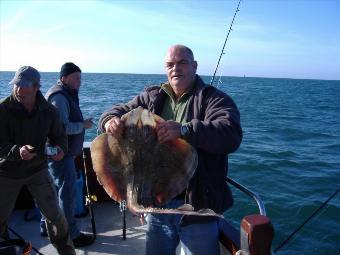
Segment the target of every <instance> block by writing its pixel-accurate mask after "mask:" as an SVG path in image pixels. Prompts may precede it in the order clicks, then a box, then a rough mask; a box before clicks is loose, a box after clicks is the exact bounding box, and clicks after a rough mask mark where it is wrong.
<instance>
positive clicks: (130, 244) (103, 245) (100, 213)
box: [9, 201, 146, 255]
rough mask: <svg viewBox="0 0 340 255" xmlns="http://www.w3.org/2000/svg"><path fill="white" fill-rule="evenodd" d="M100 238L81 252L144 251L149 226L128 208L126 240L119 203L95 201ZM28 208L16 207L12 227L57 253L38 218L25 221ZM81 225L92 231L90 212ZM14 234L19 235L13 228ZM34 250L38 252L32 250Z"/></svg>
mask: <svg viewBox="0 0 340 255" xmlns="http://www.w3.org/2000/svg"><path fill="white" fill-rule="evenodd" d="M93 208H94V215H95V222H96V230H97V239H96V240H95V242H94V244H92V245H90V246H87V247H82V248H79V249H77V250H76V251H77V255H81V254H89V255H90V254H93V255H94V254H101V255H105V254H121V255H125V254H134V255H138V254H144V247H145V230H146V226H145V225H143V226H142V225H141V223H140V221H139V218H138V217H136V216H133V215H132V214H131V213H130V212H129V211H127V212H126V227H127V229H126V240H123V238H122V225H123V220H122V214H121V212H120V210H119V206H118V205H116V204H114V203H113V202H111V201H106V202H100V203H95V204H94V205H93ZM24 213H25V210H15V211H14V212H13V214H12V216H11V219H10V221H9V227H10V228H11V229H13V230H14V231H16V232H17V233H18V234H20V235H21V236H22V237H23V238H24V239H26V240H28V241H30V242H31V243H32V245H33V246H34V247H35V248H36V249H38V250H39V251H40V252H41V253H43V254H44V255H54V254H57V252H56V250H55V248H54V247H53V246H52V245H51V244H50V242H49V240H48V239H47V238H46V237H41V236H40V228H39V222H38V220H32V221H25V220H24ZM78 226H79V228H80V229H81V231H84V232H87V233H90V234H92V228H91V218H90V216H89V215H88V216H86V217H83V218H78ZM10 236H11V238H16V237H15V235H14V234H13V233H11V232H10ZM31 254H35V252H34V251H32V253H31Z"/></svg>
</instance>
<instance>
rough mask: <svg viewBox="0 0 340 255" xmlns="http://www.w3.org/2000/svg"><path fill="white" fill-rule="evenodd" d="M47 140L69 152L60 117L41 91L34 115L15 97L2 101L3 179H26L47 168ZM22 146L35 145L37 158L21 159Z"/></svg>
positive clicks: (0, 150)
mask: <svg viewBox="0 0 340 255" xmlns="http://www.w3.org/2000/svg"><path fill="white" fill-rule="evenodd" d="M47 141H48V142H49V143H50V144H51V145H52V146H55V145H59V146H60V147H61V148H62V149H63V150H64V152H65V153H66V152H67V136H66V133H65V129H64V127H63V125H62V122H61V121H60V118H59V114H58V112H57V110H56V109H55V108H54V106H53V105H51V104H49V103H48V102H47V101H46V100H45V98H44V97H43V95H42V94H41V92H40V91H38V93H37V100H36V105H35V107H34V109H33V111H32V112H31V113H29V112H27V111H26V109H25V108H24V107H23V105H22V104H21V103H19V102H18V101H17V100H16V99H15V97H14V96H13V94H12V95H10V96H9V97H7V98H5V99H4V100H2V101H1V102H0V176H2V177H8V178H12V179H20V178H27V177H29V176H31V175H32V174H35V173H37V172H38V171H41V170H42V169H44V168H47V157H46V156H45V153H44V152H45V144H46V142H47ZM23 145H31V146H33V147H34V148H35V149H36V152H37V154H38V156H36V157H34V158H33V159H31V160H22V159H21V158H20V154H19V149H20V147H21V146H23Z"/></svg>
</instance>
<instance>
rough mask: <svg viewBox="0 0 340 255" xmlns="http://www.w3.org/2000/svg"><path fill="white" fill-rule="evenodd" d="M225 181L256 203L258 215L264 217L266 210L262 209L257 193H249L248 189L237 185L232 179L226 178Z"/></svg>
mask: <svg viewBox="0 0 340 255" xmlns="http://www.w3.org/2000/svg"><path fill="white" fill-rule="evenodd" d="M225 180H226V182H227V183H230V184H231V185H233V186H234V187H235V188H237V189H239V190H240V191H242V192H243V193H245V194H246V195H248V196H250V197H251V198H253V199H254V200H255V201H256V203H257V207H258V208H259V211H260V214H261V215H263V216H266V208H265V207H264V203H263V201H262V199H261V198H260V196H259V195H258V194H257V193H255V192H253V191H251V190H250V189H248V188H246V187H245V186H243V185H242V184H240V183H238V182H237V181H235V180H233V179H232V178H230V177H228V176H226V178H225Z"/></svg>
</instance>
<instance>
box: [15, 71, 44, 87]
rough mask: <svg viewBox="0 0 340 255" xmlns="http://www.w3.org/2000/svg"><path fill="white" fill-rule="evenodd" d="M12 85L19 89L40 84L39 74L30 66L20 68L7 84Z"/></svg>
mask: <svg viewBox="0 0 340 255" xmlns="http://www.w3.org/2000/svg"><path fill="white" fill-rule="evenodd" d="M14 84H15V85H17V86H19V87H29V86H32V85H33V84H40V74H39V72H38V70H37V69H35V68H33V67H31V66H22V67H20V68H19V70H18V71H17V72H16V73H15V75H14V78H13V79H12V80H11V82H10V83H9V85H14Z"/></svg>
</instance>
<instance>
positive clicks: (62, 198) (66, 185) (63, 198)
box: [48, 156, 80, 239]
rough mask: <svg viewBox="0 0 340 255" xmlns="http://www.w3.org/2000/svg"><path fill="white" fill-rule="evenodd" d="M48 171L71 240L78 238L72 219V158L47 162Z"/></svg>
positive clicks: (76, 228)
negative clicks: (55, 188) (54, 186)
mask: <svg viewBox="0 0 340 255" xmlns="http://www.w3.org/2000/svg"><path fill="white" fill-rule="evenodd" d="M48 170H49V172H50V174H51V176H52V179H53V181H54V184H55V185H56V187H57V192H58V198H59V206H60V208H61V209H62V210H63V212H64V214H65V218H66V220H67V223H68V225H69V229H70V236H71V238H72V239H74V238H76V237H77V236H79V234H80V231H79V228H78V226H77V221H76V218H75V217H74V209H75V207H76V179H77V176H76V167H75V163H74V158H73V157H72V156H65V157H64V158H63V159H62V160H60V161H54V160H49V161H48Z"/></svg>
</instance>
